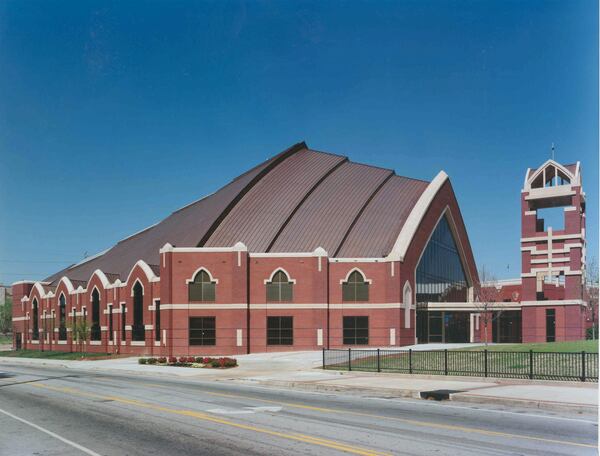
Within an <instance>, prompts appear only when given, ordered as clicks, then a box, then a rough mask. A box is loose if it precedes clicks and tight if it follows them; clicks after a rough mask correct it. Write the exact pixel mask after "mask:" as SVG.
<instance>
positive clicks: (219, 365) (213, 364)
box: [210, 359, 221, 367]
mask: <svg viewBox="0 0 600 456" xmlns="http://www.w3.org/2000/svg"><path fill="white" fill-rule="evenodd" d="M210 366H211V367H221V363H219V360H218V359H213V360H211V361H210Z"/></svg>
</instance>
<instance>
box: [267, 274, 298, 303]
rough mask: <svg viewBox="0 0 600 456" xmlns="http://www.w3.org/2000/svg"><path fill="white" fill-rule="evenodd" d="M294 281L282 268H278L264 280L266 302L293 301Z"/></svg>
mask: <svg viewBox="0 0 600 456" xmlns="http://www.w3.org/2000/svg"><path fill="white" fill-rule="evenodd" d="M295 283H296V280H294V279H290V275H289V274H288V273H287V271H286V270H285V269H283V268H278V269H276V270H275V271H273V273H272V274H271V277H270V278H269V279H268V280H265V287H266V293H267V302H291V301H293V300H294V284H295Z"/></svg>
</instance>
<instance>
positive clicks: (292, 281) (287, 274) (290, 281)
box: [264, 268, 296, 285]
mask: <svg viewBox="0 0 600 456" xmlns="http://www.w3.org/2000/svg"><path fill="white" fill-rule="evenodd" d="M279 271H281V272H283V273H284V274H285V276H286V277H287V279H288V282H289V283H293V284H294V285H296V279H292V275H291V274H290V273H289V272H287V271H286V270H285V269H283V268H277V269H275V270H274V271H273V272H272V273H271V275H270V277H269V278H268V279H265V280H264V284H265V285H266V284H268V283H273V277H275V274H277V273H278V272H279Z"/></svg>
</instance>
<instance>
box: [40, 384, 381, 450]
mask: <svg viewBox="0 0 600 456" xmlns="http://www.w3.org/2000/svg"><path fill="white" fill-rule="evenodd" d="M31 385H32V386H35V387H38V388H45V389H49V390H52V391H57V392H61V393H66V394H72V395H77V396H83V397H90V398H93V399H103V400H111V401H114V402H119V403H122V404H128V405H133V406H136V407H141V408H146V409H151V410H157V411H161V412H166V413H172V414H175V415H182V416H189V417H192V418H196V419H200V420H204V421H210V422H213V423H218V424H224V425H226V426H231V427H235V428H238V429H244V430H247V431H253V432H258V433H261V434H267V435H271V436H274V437H281V438H284V439H288V440H295V441H298V442H303V443H309V444H312V445H318V446H322V447H327V448H332V449H335V450H339V451H343V452H346V453H352V454H357V455H361V456H389V455H388V454H387V453H382V452H379V451H376V450H371V449H367V448H360V447H356V446H354V445H351V444H345V443H342V442H336V441H334V440H328V439H323V438H320V437H313V436H310V435H305V434H298V433H287V432H280V431H274V430H271V429H267V428H263V427H258V426H253V425H248V424H242V423H236V422H234V421H230V420H225V419H222V418H217V417H214V416H211V415H208V414H206V413H203V412H196V411H194V410H178V409H172V408H170V407H164V406H161V405H156V404H151V403H148V402H143V401H139V400H135V399H127V398H123V397H119V396H103V395H100V394H94V393H88V392H85V391H81V390H77V389H74V388H68V387H54V386H49V385H45V384H43V383H32V384H31Z"/></svg>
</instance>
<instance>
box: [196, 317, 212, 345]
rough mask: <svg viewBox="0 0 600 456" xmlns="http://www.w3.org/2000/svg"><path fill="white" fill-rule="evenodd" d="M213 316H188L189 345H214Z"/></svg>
mask: <svg viewBox="0 0 600 456" xmlns="http://www.w3.org/2000/svg"><path fill="white" fill-rule="evenodd" d="M215 320H216V318H215V317H190V345H215V343H216V324H215Z"/></svg>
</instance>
